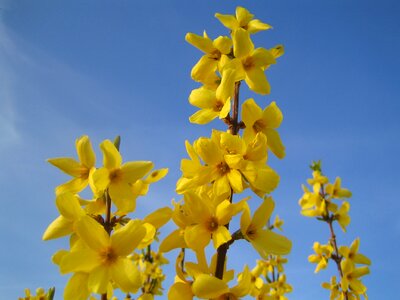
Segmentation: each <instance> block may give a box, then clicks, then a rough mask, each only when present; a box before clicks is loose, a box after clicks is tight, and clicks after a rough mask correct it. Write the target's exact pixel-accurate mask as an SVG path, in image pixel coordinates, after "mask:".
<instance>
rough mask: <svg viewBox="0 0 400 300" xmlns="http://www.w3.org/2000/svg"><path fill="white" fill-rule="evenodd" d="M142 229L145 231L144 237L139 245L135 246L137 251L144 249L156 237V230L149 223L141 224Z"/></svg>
mask: <svg viewBox="0 0 400 300" xmlns="http://www.w3.org/2000/svg"><path fill="white" fill-rule="evenodd" d="M143 227H144V228H145V229H146V235H145V236H144V237H143V239H142V241H141V242H140V244H139V245H137V248H138V249H139V250H140V249H144V248H146V247H147V246H148V245H150V244H151V243H152V242H153V241H154V237H155V236H156V231H157V229H156V228H155V227H154V226H153V225H151V224H150V223H143Z"/></svg>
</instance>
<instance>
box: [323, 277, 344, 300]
mask: <svg viewBox="0 0 400 300" xmlns="http://www.w3.org/2000/svg"><path fill="white" fill-rule="evenodd" d="M322 287H323V288H324V289H327V290H330V291H331V295H330V297H329V299H330V300H337V299H339V296H340V294H341V291H340V289H339V287H340V285H339V284H338V283H337V282H336V276H332V277H331V281H330V283H329V282H324V283H322Z"/></svg>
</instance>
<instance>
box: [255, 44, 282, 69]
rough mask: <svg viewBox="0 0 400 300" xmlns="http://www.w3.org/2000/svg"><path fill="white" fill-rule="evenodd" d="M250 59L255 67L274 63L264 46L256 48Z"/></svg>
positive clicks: (263, 66) (272, 57)
mask: <svg viewBox="0 0 400 300" xmlns="http://www.w3.org/2000/svg"><path fill="white" fill-rule="evenodd" d="M251 61H252V62H253V64H254V66H255V67H261V68H262V69H265V68H266V67H267V66H269V65H272V64H275V63H276V60H275V58H274V56H273V55H272V54H271V52H269V50H267V49H265V48H257V49H256V50H254V51H253V53H252V54H251Z"/></svg>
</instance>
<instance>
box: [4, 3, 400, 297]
mask: <svg viewBox="0 0 400 300" xmlns="http://www.w3.org/2000/svg"><path fill="white" fill-rule="evenodd" d="M237 5H242V6H245V7H246V8H248V9H249V10H250V11H251V12H253V13H254V14H255V15H256V17H257V18H259V19H261V20H263V21H265V22H267V23H269V24H271V25H273V27H274V29H273V30H270V31H268V32H262V33H259V34H257V35H256V36H255V43H256V45H257V46H262V47H272V46H274V45H275V44H278V43H282V44H284V46H285V49H286V53H285V55H284V56H283V57H282V58H280V59H279V62H278V64H277V65H275V66H273V67H272V68H271V69H270V70H268V78H269V80H270V83H271V85H272V93H271V95H269V96H267V97H265V96H264V97H260V96H255V99H256V101H257V102H258V103H259V104H260V105H261V106H266V105H267V104H268V103H269V102H270V101H272V100H275V101H276V102H277V104H278V105H279V106H280V108H281V109H282V111H283V114H284V122H283V124H282V127H281V129H280V133H281V137H282V139H283V141H284V144H285V146H286V149H287V156H286V158H285V159H284V160H282V161H278V160H277V159H274V158H272V157H271V159H270V164H271V166H272V167H273V168H274V169H276V170H277V171H278V173H279V174H280V175H281V183H280V185H279V187H278V189H277V190H276V191H275V192H274V193H273V197H274V199H275V200H276V210H275V212H276V213H278V214H279V216H280V217H282V218H283V219H284V220H285V226H284V233H285V235H287V236H288V237H289V238H290V239H291V240H292V241H293V250H292V253H291V255H290V256H289V263H288V265H287V268H286V269H287V277H288V281H289V282H290V283H291V284H292V285H293V287H294V292H293V293H292V294H291V295H289V299H294V300H309V299H327V298H328V293H327V291H325V290H323V289H322V288H321V287H320V283H321V282H322V281H323V280H326V279H327V278H329V276H330V275H331V274H336V270H335V268H334V266H331V267H330V268H329V269H328V270H327V271H325V272H322V273H320V274H318V275H314V274H313V270H314V267H315V266H314V265H311V264H309V263H308V262H307V256H308V255H309V254H311V252H312V249H311V247H312V244H313V241H314V240H318V241H321V242H325V241H326V240H327V238H328V229H327V228H325V226H323V225H324V224H320V223H318V222H317V221H314V220H312V219H308V218H304V217H302V216H300V214H299V206H298V203H297V202H298V199H299V198H300V197H301V194H302V191H301V184H302V183H304V182H305V180H306V178H309V176H310V171H309V169H308V165H309V163H310V162H311V161H312V160H316V159H322V161H323V167H324V170H325V173H326V175H328V177H330V178H331V179H332V180H334V178H335V177H336V176H341V177H342V180H343V185H344V186H345V187H347V188H349V189H350V190H351V191H352V192H353V198H351V200H350V202H351V211H350V215H351V217H352V223H351V224H350V226H349V229H348V232H347V233H346V234H345V235H344V234H343V233H342V232H341V231H340V229H337V235H338V240H339V243H340V244H349V243H350V242H351V241H352V240H353V239H354V238H356V237H357V236H360V237H361V248H360V251H361V252H362V253H364V254H366V255H368V256H369V257H370V258H371V259H372V261H373V265H372V266H371V275H369V276H367V277H365V280H364V282H365V284H366V285H367V287H368V294H369V296H370V299H395V298H396V296H397V297H398V292H397V290H396V288H395V285H396V284H398V282H399V279H400V276H399V273H398V268H399V267H400V259H399V256H398V253H399V250H400V249H399V248H400V242H399V237H400V220H399V217H398V211H399V209H400V204H399V199H398V197H399V196H398V194H399V193H398V189H399V187H400V180H399V175H398V174H399V172H398V170H399V168H400V160H399V158H398V154H399V152H400V142H399V137H400V136H399V132H400V121H399V120H400V118H399V113H400V102H399V96H398V95H399V94H400V84H399V82H400V75H399V69H400V56H399V53H400V18H399V16H400V4H398V2H397V1H389V0H381V1H367V0H363V1H362V0H334V1H333V0H332V1H330V0H329V1H328V0H320V1H311V0H304V1H303V0H286V1H272V0H264V1H210V0H207V1H155V0H148V1H146V2H144V1H123V0H121V1H94V0H92V1H63V2H61V1H50V0H48V1H43V0H38V1H21V0H14V1H6V0H2V1H0V186H1V197H0V205H1V208H2V210H1V217H0V226H1V228H2V230H1V231H0V232H1V233H0V240H1V245H2V246H1V248H0V266H1V268H0V295H2V296H1V298H2V299H15V298H17V297H18V296H22V294H23V290H24V288H25V287H29V288H31V289H35V288H36V287H38V286H43V287H46V288H47V287H49V286H52V285H55V286H56V287H57V289H58V296H57V297H56V298H57V299H61V289H62V287H63V285H64V284H65V282H66V280H67V278H68V277H67V276H61V275H60V274H59V273H58V270H57V267H56V266H54V265H53V264H52V263H51V262H50V257H51V255H52V254H53V253H54V252H55V251H56V250H57V249H59V248H61V247H65V245H66V241H65V240H60V241H52V242H42V241H41V235H42V233H43V231H44V229H45V228H46V227H47V225H48V224H49V223H50V222H51V221H52V220H53V219H54V218H55V217H56V216H57V211H56V208H55V205H54V192H53V189H54V187H55V186H56V185H58V184H60V183H62V182H64V181H65V180H67V177H66V176H64V175H63V174H61V173H60V172H58V170H56V169H55V168H53V167H51V166H50V165H49V164H47V163H46V162H45V160H46V159H47V158H50V157H57V156H74V155H75V149H74V141H75V139H76V138H77V137H79V136H81V135H83V134H88V135H89V136H90V138H91V139H92V141H93V144H94V145H96V147H97V145H98V144H99V143H100V142H101V141H102V140H104V139H107V138H110V139H112V138H113V137H114V136H116V135H118V134H120V135H121V136H122V146H121V152H122V154H123V157H124V159H125V160H126V161H128V160H152V161H154V163H155V165H156V167H159V168H161V167H168V168H169V169H170V173H169V175H168V177H166V178H165V179H164V180H163V181H161V182H159V183H157V184H154V186H152V190H151V192H150V193H149V195H148V197H146V198H143V199H140V200H139V202H138V206H139V207H140V208H139V210H138V215H139V216H142V215H144V214H145V213H146V212H150V211H151V209H152V208H153V207H154V206H155V205H157V206H166V205H169V204H170V201H171V199H172V198H176V199H179V197H178V196H177V195H176V194H175V192H174V187H175V182H176V180H177V179H178V178H179V176H180V171H179V164H180V160H181V159H182V158H184V157H186V153H185V148H184V141H185V139H188V140H189V141H193V140H194V139H196V138H198V137H200V136H208V135H209V134H210V131H211V128H214V127H217V128H220V129H222V128H223V127H221V125H220V124H219V123H218V122H214V123H211V125H209V126H197V125H192V124H190V123H189V122H188V117H189V116H190V115H191V114H192V113H193V112H194V111H195V109H194V108H193V107H191V106H190V105H189V103H188V102H187V97H188V95H189V93H190V91H191V90H192V89H194V88H196V87H198V84H196V83H195V82H193V81H192V80H191V79H190V76H189V75H190V70H191V67H192V66H193V65H194V64H195V62H196V61H197V60H198V58H199V57H200V55H201V54H200V52H199V51H198V50H197V49H195V48H193V47H192V46H190V45H188V44H187V43H186V42H185V41H184V36H185V34H186V32H194V33H198V34H201V33H202V31H203V30H204V29H206V30H207V32H208V33H209V34H210V36H212V37H216V36H218V35H226V34H227V32H226V31H225V28H224V27H222V25H220V23H219V22H218V20H216V19H215V18H214V17H213V15H214V13H215V12H220V13H233V12H234V9H235V7H236V6H237ZM242 95H243V98H242V100H244V99H245V98H244V97H246V96H250V93H247V92H246V91H244V92H243V94H242ZM252 95H254V94H252ZM97 153H98V157H100V153H99V151H97ZM173 228H174V227H173V226H172V225H169V226H167V227H166V228H165V232H168V231H169V230H172V229H173ZM229 253H230V254H229V257H230V259H231V260H230V261H231V263H232V266H235V265H238V266H239V265H242V264H243V263H249V264H250V265H253V264H254V261H255V259H257V256H256V253H255V252H254V251H253V250H252V249H250V246H249V245H246V244H245V243H238V244H237V246H236V245H233V246H232V251H231V252H229ZM243 254H246V255H243ZM175 255H176V253H175V252H174V253H172V254H171V255H169V256H168V258H170V259H171V261H173V259H174V257H175ZM243 257H246V259H244V258H243ZM167 273H168V274H169V275H170V277H171V278H172V275H171V274H172V273H171V269H167ZM171 280H172V279H169V281H167V284H170V283H171Z"/></svg>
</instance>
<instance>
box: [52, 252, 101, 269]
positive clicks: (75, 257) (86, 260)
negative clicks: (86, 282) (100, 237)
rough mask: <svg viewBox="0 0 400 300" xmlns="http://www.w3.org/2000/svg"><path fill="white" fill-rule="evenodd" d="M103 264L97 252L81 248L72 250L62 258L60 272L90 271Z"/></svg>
mask: <svg viewBox="0 0 400 300" xmlns="http://www.w3.org/2000/svg"><path fill="white" fill-rule="evenodd" d="M100 264H101V260H100V259H99V257H98V255H97V252H94V251H92V250H91V249H81V250H77V251H73V252H70V253H68V254H66V255H64V257H63V258H62V259H61V262H60V272H61V274H66V273H70V272H85V273H89V272H91V271H92V270H93V269H94V268H96V267H98V266H99V265H100Z"/></svg>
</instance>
